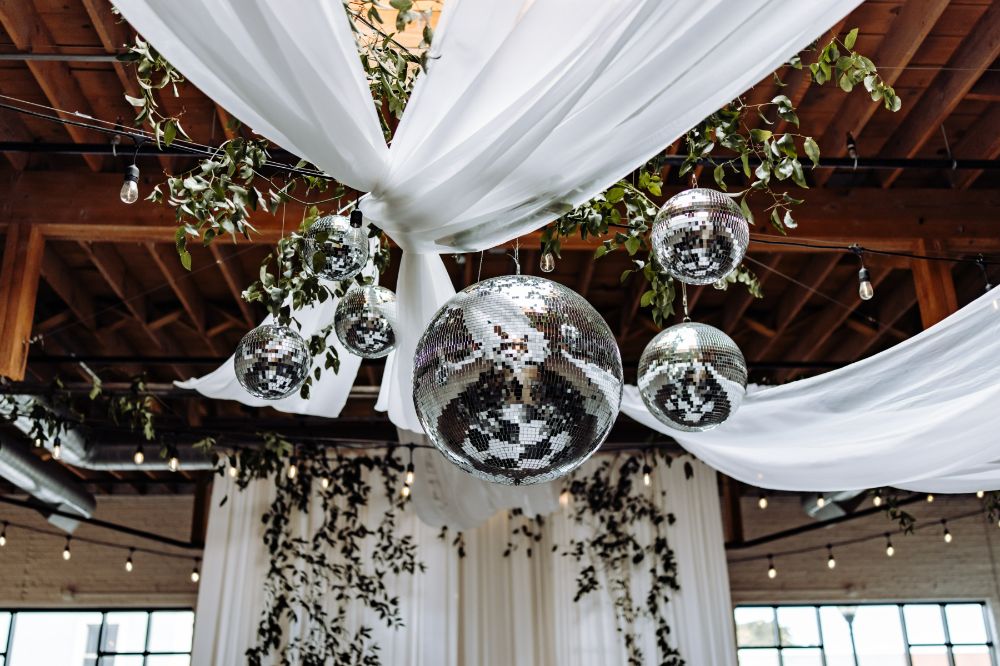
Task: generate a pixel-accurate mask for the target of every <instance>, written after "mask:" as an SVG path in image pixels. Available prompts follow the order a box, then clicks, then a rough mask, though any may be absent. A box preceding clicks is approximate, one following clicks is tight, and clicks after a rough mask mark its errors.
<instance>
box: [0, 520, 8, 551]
mask: <svg viewBox="0 0 1000 666" xmlns="http://www.w3.org/2000/svg"><path fill="white" fill-rule="evenodd" d="M9 524H10V523H8V522H7V521H6V520H5V521H3V529H2V530H0V548H3V547H4V546H6V545H7V525H9Z"/></svg>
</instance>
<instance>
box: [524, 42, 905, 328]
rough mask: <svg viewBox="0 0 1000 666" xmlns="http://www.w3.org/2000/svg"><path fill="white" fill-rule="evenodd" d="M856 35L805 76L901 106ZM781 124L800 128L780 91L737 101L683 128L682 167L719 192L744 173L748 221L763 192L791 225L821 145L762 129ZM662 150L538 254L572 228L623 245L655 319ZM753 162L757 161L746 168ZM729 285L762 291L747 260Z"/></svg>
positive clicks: (669, 301)
mask: <svg viewBox="0 0 1000 666" xmlns="http://www.w3.org/2000/svg"><path fill="white" fill-rule="evenodd" d="M857 36H858V30H857V28H855V29H854V30H851V31H850V32H849V33H848V34H847V35H846V36H845V38H844V39H843V41H841V40H840V39H839V38H834V39H833V40H831V41H830V42H829V43H828V44H826V45H825V46H824V47H823V48H822V49H819V50H815V49H813V50H811V51H808V52H809V53H813V52H814V53H815V54H816V55H815V61H814V62H812V63H811V64H810V65H809V78H810V81H812V82H813V83H816V84H817V85H824V84H825V83H827V82H829V81H836V82H837V83H838V85H839V86H840V88H841V89H842V90H844V91H845V92H850V91H851V90H853V88H854V87H855V86H858V85H864V88H865V90H866V91H867V92H868V94H869V95H870V96H871V98H872V100H873V101H874V102H881V103H882V104H883V105H884V106H885V108H886V109H888V110H890V111H898V110H899V108H900V106H901V102H900V99H899V97H898V96H897V95H896V93H895V91H894V90H893V89H892V87H891V86H889V85H887V84H886V83H885V81H883V80H882V78H881V76H880V75H879V74H878V71H877V69H876V67H875V64H874V63H873V62H872V61H871V60H870V59H868V58H867V57H865V56H863V55H861V54H860V53H858V52H856V51H854V45H855V42H856V41H857ZM841 49H843V51H842V50H841ZM789 67H791V68H793V69H798V70H801V69H802V68H803V63H802V57H801V55H800V56H796V57H795V58H793V59H792V61H791V62H790V63H789ZM775 79H776V81H777V82H778V84H779V86H784V83H783V82H782V81H781V80H780V78H779V77H778V75H777V74H775ZM759 125H763V127H761V126H759ZM785 127H794V128H796V129H797V128H798V127H799V117H798V112H797V110H796V108H795V106H794V104H793V103H792V101H791V99H789V98H788V97H787V96H786V95H777V96H775V97H774V98H773V99H771V100H770V101H769V102H765V103H763V104H748V103H747V102H745V101H744V100H743V99H736V100H733V101H732V102H731V103H729V104H727V105H726V106H724V107H723V108H721V109H719V110H718V111H716V112H715V113H713V114H711V115H710V116H708V117H707V118H705V119H704V120H702V121H701V122H700V123H698V124H697V125H696V126H695V127H693V128H691V129H690V130H689V131H688V132H687V134H685V136H684V138H683V140H682V145H683V146H684V147H685V148H686V150H687V154H686V156H685V159H684V162H683V163H682V165H681V166H680V169H679V174H680V175H681V176H684V175H686V174H688V173H691V172H693V171H695V170H696V169H700V168H701V167H702V166H705V167H706V168H711V170H712V176H713V179H714V181H715V184H716V185H717V186H718V187H719V188H720V189H721V190H723V191H729V183H728V182H727V179H729V178H732V177H738V178H741V179H743V182H745V183H746V186H745V187H744V188H743V189H742V190H740V191H738V192H733V193H731V194H730V196H732V197H733V198H734V199H735V200H737V201H738V202H739V205H740V208H741V209H742V211H743V213H744V215H746V217H747V219H748V220H749V222H750V223H751V224H753V223H754V216H753V213H752V212H751V209H750V206H749V204H748V198H749V197H750V196H751V195H758V196H762V197H765V198H766V199H767V200H768V203H767V204H766V205H765V207H764V212H765V214H766V215H767V218H768V221H769V223H770V224H771V225H772V226H773V227H774V228H775V229H777V230H778V231H780V232H782V233H785V232H786V231H787V230H789V229H794V228H795V227H796V226H797V224H796V222H795V218H794V216H793V214H792V209H793V207H794V206H797V205H800V204H802V203H803V200H802V199H800V198H797V197H796V196H793V195H792V194H790V193H789V191H788V190H787V189H786V187H787V186H788V185H789V184H792V185H795V186H797V187H799V188H802V189H808V187H809V185H808V182H807V180H806V176H805V170H806V168H807V167H806V166H804V165H803V163H802V161H801V158H802V157H803V156H804V157H806V158H808V160H809V162H810V163H811V164H810V165H809V166H810V167H811V168H815V167H816V165H818V164H819V159H820V149H819V145H818V144H817V142H816V140H815V139H814V138H813V137H812V136H809V135H805V134H801V133H799V132H796V131H791V132H788V131H784V130H781V131H777V132H776V131H775V130H772V129H768V128H775V129H777V128H785ZM665 157H666V153H661V154H659V155H657V156H656V157H654V158H652V159H651V160H650V161H649V162H647V163H646V164H644V165H643V166H641V167H640V168H639V169H638V170H637V171H636V172H635V173H634V174H632V176H631V177H629V178H626V179H623V180H621V181H619V182H618V183H616V184H615V185H613V186H612V187H611V188H609V189H608V190H607V191H605V192H603V193H602V194H600V195H598V196H597V197H595V198H594V199H592V200H590V201H588V202H587V203H585V204H583V205H582V206H579V207H578V208H576V209H575V210H573V211H571V212H570V213H568V214H567V215H565V216H563V217H562V218H560V219H559V220H556V221H555V222H553V223H552V224H550V225H549V226H548V227H546V228H545V229H544V230H543V232H542V238H541V245H542V252H543V253H552V254H554V255H556V256H560V249H561V240H562V239H563V238H566V237H569V236H574V235H577V234H579V236H580V238H581V239H584V240H586V239H587V238H592V237H598V238H603V239H604V241H603V242H602V244H601V245H600V246H598V248H597V250H596V252H595V255H594V256H595V258H600V257H602V256H604V255H606V254H608V253H609V252H614V251H616V250H624V251H626V252H627V253H628V255H629V257H632V258H633V263H634V265H635V268H633V269H630V270H629V271H626V272H625V273H624V274H623V275H622V281H623V282H624V281H625V279H627V278H628V277H630V276H631V275H632V274H640V275H641V277H642V278H643V279H644V280H645V281H646V282H647V283H648V284H649V288H648V289H647V290H646V291H645V292H644V293H643V294H642V300H641V306H642V307H648V308H650V314H651V316H652V318H653V321H654V322H655V323H656V324H657V325H658V326H662V324H663V322H664V321H665V320H666V319H667V317H669V316H670V315H672V314H673V313H674V308H673V303H674V300H675V297H676V292H677V290H676V288H675V287H674V285H673V279H672V278H671V277H670V276H668V275H667V274H666V273H664V272H663V271H662V269H661V268H660V267H658V266H657V265H656V264H655V260H654V259H653V257H652V254H651V253H650V249H651V248H650V245H649V232H650V230H651V229H652V225H653V222H654V220H655V218H656V214H657V212H658V211H659V205H658V204H657V203H656V201H655V200H654V198H655V199H660V198H661V197H662V184H663V183H662V178H661V176H660V174H661V172H662V169H663V167H664V166H665V164H666V160H665ZM752 165H756V166H755V167H754V168H752ZM735 283H740V284H743V285H745V286H746V287H747V289H748V290H749V291H750V293H751V294H752V295H754V296H755V297H757V298H760V297H761V296H762V294H761V292H760V284H759V282H758V280H757V277H756V276H755V275H754V274H753V272H752V271H750V270H749V269H748V268H747V267H746V266H745V265H744V266H740V267H738V268H737V270H736V271H735V272H734V273H732V274H731V275H729V276H728V277H727V278H726V280H725V281H720V282H719V283H717V284H716V285H715V286H716V287H717V288H720V289H725V288H728V286H729V285H731V284H735Z"/></svg>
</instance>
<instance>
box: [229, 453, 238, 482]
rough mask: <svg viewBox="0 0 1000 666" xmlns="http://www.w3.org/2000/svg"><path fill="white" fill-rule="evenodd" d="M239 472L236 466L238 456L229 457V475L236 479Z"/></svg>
mask: <svg viewBox="0 0 1000 666" xmlns="http://www.w3.org/2000/svg"><path fill="white" fill-rule="evenodd" d="M237 474H239V470H238V469H237V468H236V458H230V459H229V476H231V477H232V478H234V479H235V478H236V475H237Z"/></svg>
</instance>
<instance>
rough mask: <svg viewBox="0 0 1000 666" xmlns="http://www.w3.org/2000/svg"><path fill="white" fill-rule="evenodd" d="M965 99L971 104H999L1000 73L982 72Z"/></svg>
mask: <svg viewBox="0 0 1000 666" xmlns="http://www.w3.org/2000/svg"><path fill="white" fill-rule="evenodd" d="M965 99H967V100H970V101H973V102H1000V72H995V71H988V72H983V75H982V76H981V77H980V78H979V81H978V82H977V83H976V85H974V86H972V90H970V91H969V92H968V94H967V95H966V96H965Z"/></svg>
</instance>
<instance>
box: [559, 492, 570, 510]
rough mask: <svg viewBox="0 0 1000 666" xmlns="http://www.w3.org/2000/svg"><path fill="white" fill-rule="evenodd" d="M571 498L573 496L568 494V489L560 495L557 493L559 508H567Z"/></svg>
mask: <svg viewBox="0 0 1000 666" xmlns="http://www.w3.org/2000/svg"><path fill="white" fill-rule="evenodd" d="M572 498H573V496H572V495H571V494H570V492H569V489H568V488H567V489H565V490H563V491H562V492H561V493H559V506H561V507H562V508H564V509H565V508H566V507H568V506H569V502H570V500H571V499H572Z"/></svg>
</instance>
